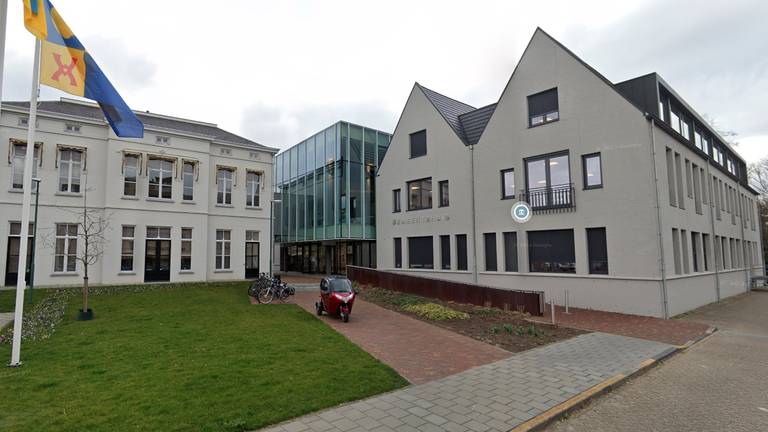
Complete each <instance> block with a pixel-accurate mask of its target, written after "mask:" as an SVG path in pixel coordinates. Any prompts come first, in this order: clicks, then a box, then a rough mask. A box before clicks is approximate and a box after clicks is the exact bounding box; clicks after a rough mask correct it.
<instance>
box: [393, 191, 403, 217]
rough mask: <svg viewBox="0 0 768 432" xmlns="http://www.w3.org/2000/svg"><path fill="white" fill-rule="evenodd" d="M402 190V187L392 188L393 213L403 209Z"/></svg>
mask: <svg viewBox="0 0 768 432" xmlns="http://www.w3.org/2000/svg"><path fill="white" fill-rule="evenodd" d="M400 192H401V190H400V188H398V189H392V213H400V212H401V211H402V206H401V204H400V203H401V200H402V197H401V196H400V195H401V194H400Z"/></svg>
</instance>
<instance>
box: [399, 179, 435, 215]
mask: <svg viewBox="0 0 768 432" xmlns="http://www.w3.org/2000/svg"><path fill="white" fill-rule="evenodd" d="M426 180H429V186H430V187H429V205H428V206H421V207H412V206H411V204H412V203H411V185H412V184H414V183H423V182H425V181H426ZM405 186H406V190H407V191H408V211H417V210H427V209H431V208H432V206H433V205H434V204H433V203H432V177H423V178H420V179H416V180H410V181H408V182H406V183H405ZM423 191H424V188H423V186H421V185H420V186H419V196H420V197H421V198H423V196H422V194H423ZM419 201H422V199H419Z"/></svg>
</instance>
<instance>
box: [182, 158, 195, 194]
mask: <svg viewBox="0 0 768 432" xmlns="http://www.w3.org/2000/svg"><path fill="white" fill-rule="evenodd" d="M182 183H183V186H184V192H183V194H182V199H183V200H184V201H192V200H194V199H195V164H194V163H193V162H184V167H183V172H182Z"/></svg>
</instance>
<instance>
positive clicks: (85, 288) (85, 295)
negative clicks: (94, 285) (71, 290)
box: [83, 276, 88, 313]
mask: <svg viewBox="0 0 768 432" xmlns="http://www.w3.org/2000/svg"><path fill="white" fill-rule="evenodd" d="M83 313H88V276H86V277H84V278H83Z"/></svg>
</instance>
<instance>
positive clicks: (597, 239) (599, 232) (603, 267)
mask: <svg viewBox="0 0 768 432" xmlns="http://www.w3.org/2000/svg"><path fill="white" fill-rule="evenodd" d="M587 255H588V257H589V273H591V274H608V244H607V242H606V240H605V228H587Z"/></svg>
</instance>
